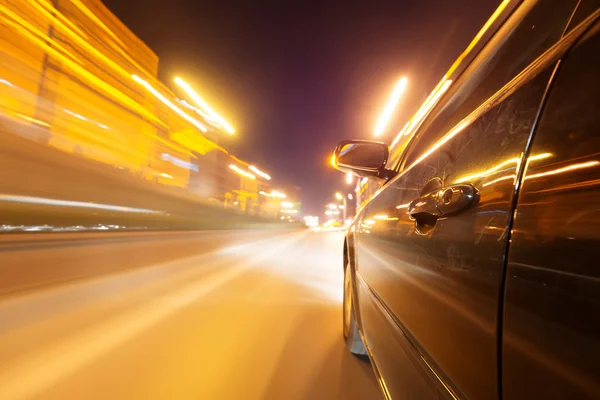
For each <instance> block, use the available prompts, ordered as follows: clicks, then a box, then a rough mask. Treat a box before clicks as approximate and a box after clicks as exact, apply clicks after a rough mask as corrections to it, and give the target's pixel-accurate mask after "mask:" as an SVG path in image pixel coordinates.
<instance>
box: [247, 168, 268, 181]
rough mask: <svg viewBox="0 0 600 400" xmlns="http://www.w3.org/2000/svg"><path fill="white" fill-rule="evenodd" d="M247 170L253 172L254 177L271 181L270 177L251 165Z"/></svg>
mask: <svg viewBox="0 0 600 400" xmlns="http://www.w3.org/2000/svg"><path fill="white" fill-rule="evenodd" d="M248 169H249V170H250V171H252V172H255V173H256V175H258V176H260V177H262V178H265V179H266V180H268V181H270V180H271V176H270V175H269V174H267V173H265V172H262V171H261V170H259V169H258V168H256V167H255V166H254V165H251V166H249V167H248Z"/></svg>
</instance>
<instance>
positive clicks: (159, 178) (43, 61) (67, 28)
mask: <svg viewBox="0 0 600 400" xmlns="http://www.w3.org/2000/svg"><path fill="white" fill-rule="evenodd" d="M0 22H1V23H0V47H1V48H2V49H3V52H2V53H1V54H0V124H2V125H1V127H2V129H3V131H8V132H10V133H14V134H18V135H21V136H24V137H27V138H28V139H31V140H34V141H37V142H39V143H42V144H44V145H47V146H50V147H52V148H55V149H59V150H61V151H63V152H65V153H68V154H71V155H73V156H77V157H83V158H85V159H87V160H89V161H90V162H95V163H102V164H105V165H107V166H111V167H114V168H117V169H119V170H122V171H126V172H128V173H130V174H132V175H134V176H136V177H139V178H140V179H143V180H146V181H148V182H151V183H152V184H158V185H162V186H170V187H174V188H179V189H182V190H185V191H187V192H189V193H190V194H192V195H194V196H197V197H199V198H203V199H208V200H210V201H212V202H215V203H218V204H222V205H223V206H224V207H234V208H238V209H239V210H241V211H243V212H247V213H251V214H264V215H271V216H275V213H274V212H272V210H270V208H269V207H263V204H262V203H261V199H260V197H259V196H260V194H259V193H260V192H261V191H265V192H267V191H269V190H270V182H269V181H268V180H267V179H264V178H263V177H260V176H254V175H253V174H252V173H251V172H250V171H248V167H249V163H248V162H246V161H243V160H240V159H238V158H236V157H235V156H233V155H232V154H230V153H229V152H228V151H227V150H226V149H224V148H222V147H221V146H220V145H219V144H218V142H219V141H218V138H219V136H220V135H222V134H223V132H222V129H221V128H220V127H219V126H216V125H215V122H214V121H212V120H207V119H206V114H202V112H201V111H200V110H199V109H195V108H194V107H193V106H191V105H190V104H188V103H186V102H184V101H182V100H181V99H179V98H178V96H177V94H176V93H174V92H173V91H172V90H171V89H170V88H169V87H168V86H167V85H165V84H163V83H162V82H160V81H159V80H158V79H157V72H158V65H159V59H158V56H157V55H156V54H155V53H154V52H153V51H152V50H151V49H150V48H149V47H148V46H146V45H145V44H144V43H143V42H142V41H141V40H140V39H139V38H138V37H137V36H135V35H134V34H133V33H132V32H131V31H130V30H129V29H128V28H127V27H126V26H125V25H124V24H123V23H122V22H121V21H120V20H119V19H118V18H116V16H114V15H113V14H112V13H111V12H110V11H109V10H108V9H107V8H106V7H105V6H104V5H103V4H102V2H101V1H99V0H77V1H72V0H3V1H2V3H1V4H0ZM231 165H233V166H235V167H236V168H238V170H234V169H231V168H230V166H231Z"/></svg>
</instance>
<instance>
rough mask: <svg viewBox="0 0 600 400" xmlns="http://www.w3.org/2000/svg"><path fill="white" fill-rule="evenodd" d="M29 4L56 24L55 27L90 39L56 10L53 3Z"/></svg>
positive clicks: (40, 0) (39, 1) (36, 2)
mask: <svg viewBox="0 0 600 400" xmlns="http://www.w3.org/2000/svg"><path fill="white" fill-rule="evenodd" d="M29 3H30V4H31V5H32V6H33V7H35V8H36V9H37V10H38V12H40V14H42V15H44V16H45V17H46V18H48V19H49V20H51V21H52V22H53V23H54V24H55V26H58V27H62V28H63V29H65V30H67V31H68V30H69V29H72V30H74V31H75V32H77V33H78V34H79V35H81V36H82V37H84V38H85V39H89V36H88V35H87V34H86V33H85V32H84V31H82V30H81V29H79V27H78V26H77V25H75V24H74V23H72V22H71V21H69V20H68V19H67V18H66V17H65V16H64V15H63V14H62V13H60V12H59V11H58V10H57V9H56V8H54V6H53V5H52V4H51V3H49V2H47V1H42V0H37V1H34V2H32V1H29Z"/></svg>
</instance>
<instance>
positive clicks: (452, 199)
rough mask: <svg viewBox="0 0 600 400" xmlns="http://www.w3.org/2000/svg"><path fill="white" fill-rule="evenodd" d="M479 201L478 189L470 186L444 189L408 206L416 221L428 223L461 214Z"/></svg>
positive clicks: (409, 212)
mask: <svg viewBox="0 0 600 400" xmlns="http://www.w3.org/2000/svg"><path fill="white" fill-rule="evenodd" d="M478 199H479V194H478V192H477V189H475V188H474V187H473V186H472V185H469V184H460V185H452V186H447V187H442V188H441V189H437V190H435V191H433V192H429V193H426V194H424V195H422V196H420V197H419V198H417V199H415V200H413V201H412V202H411V203H410V204H409V205H408V214H409V215H410V216H411V217H412V218H413V219H416V220H419V218H424V219H426V220H428V221H431V219H434V220H436V219H438V218H441V217H447V216H450V215H455V214H458V213H461V212H463V211H465V210H467V209H469V208H470V207H472V206H473V205H474V204H475V203H476V202H477V200H478Z"/></svg>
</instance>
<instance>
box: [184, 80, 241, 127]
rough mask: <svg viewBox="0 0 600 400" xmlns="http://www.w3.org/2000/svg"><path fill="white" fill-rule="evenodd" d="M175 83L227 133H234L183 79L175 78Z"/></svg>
mask: <svg viewBox="0 0 600 400" xmlns="http://www.w3.org/2000/svg"><path fill="white" fill-rule="evenodd" d="M175 83H176V84H178V85H179V86H180V87H181V88H182V89H183V90H185V92H186V93H187V94H188V96H190V97H191V98H192V99H193V100H194V101H195V102H196V104H198V105H199V106H200V108H202V109H203V110H204V111H206V112H207V113H208V114H209V115H211V116H212V117H213V118H214V119H215V120H217V121H218V122H219V124H220V125H221V126H222V127H223V128H224V129H225V130H226V131H227V132H228V133H231V134H233V133H235V129H233V128H232V127H231V125H229V124H228V123H227V121H225V120H224V119H223V117H221V116H220V115H219V114H217V113H216V112H215V111H214V110H213V109H212V108H210V106H209V105H208V104H206V102H205V101H204V100H202V98H201V97H200V96H199V95H198V93H196V92H195V91H194V89H192V87H191V86H190V85H189V84H188V83H187V82H185V81H184V80H183V79H181V78H179V77H177V78H175Z"/></svg>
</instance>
